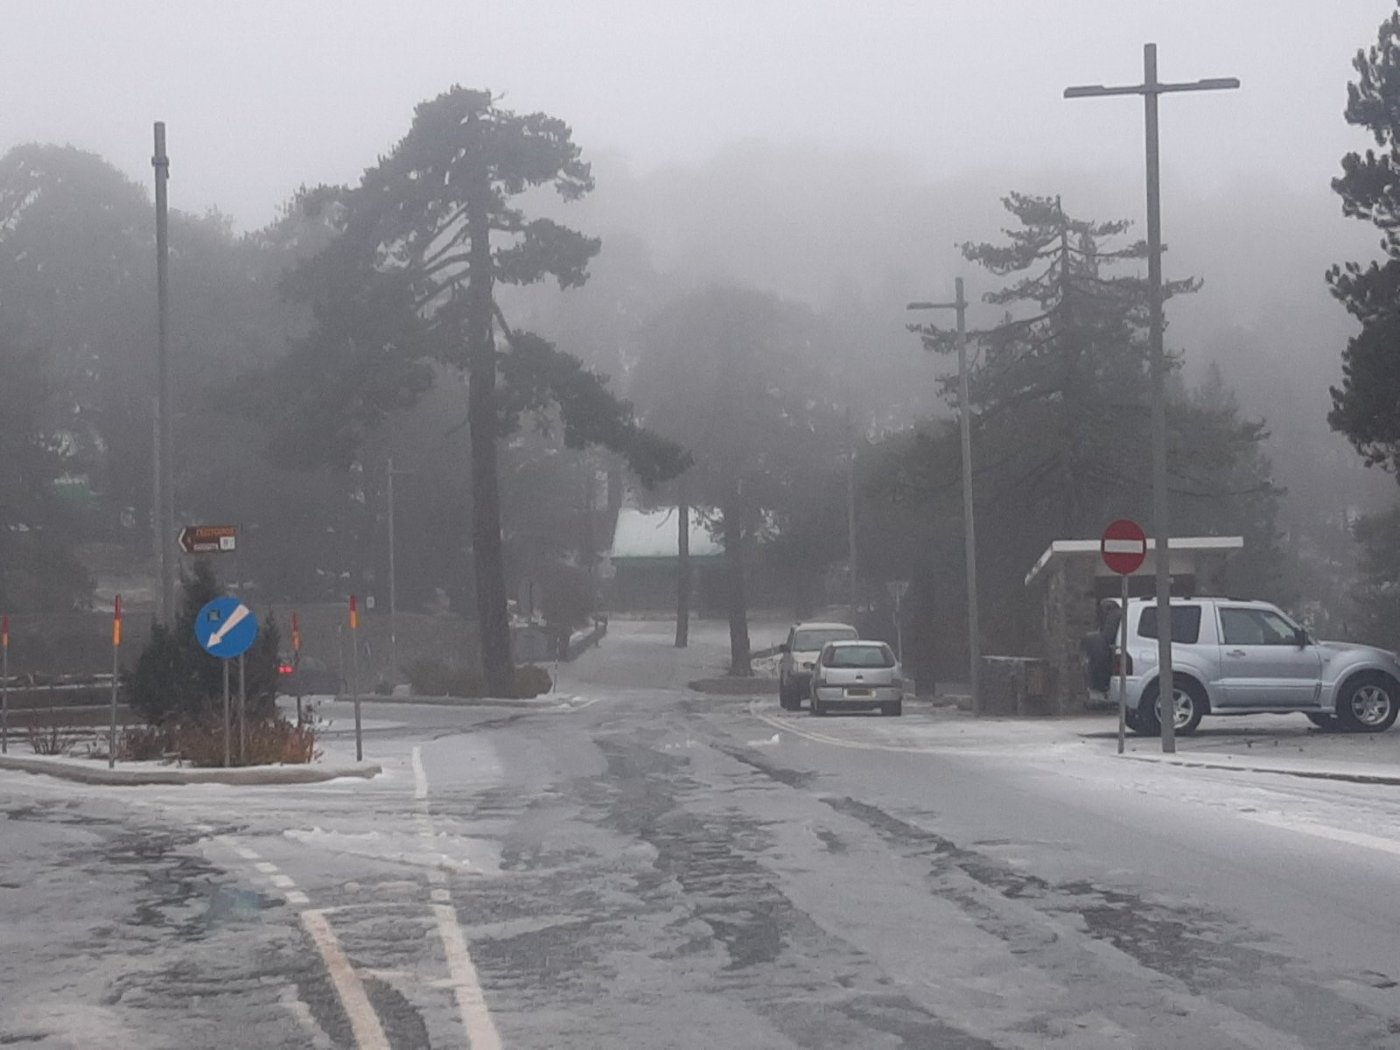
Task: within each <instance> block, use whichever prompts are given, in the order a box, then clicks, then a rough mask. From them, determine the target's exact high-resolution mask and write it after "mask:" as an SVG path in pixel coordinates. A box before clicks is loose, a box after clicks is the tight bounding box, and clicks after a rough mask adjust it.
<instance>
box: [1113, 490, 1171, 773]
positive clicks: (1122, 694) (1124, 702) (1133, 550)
mask: <svg viewBox="0 0 1400 1050" xmlns="http://www.w3.org/2000/svg"><path fill="white" fill-rule="evenodd" d="M1099 554H1100V555H1101V556H1102V558H1103V563H1104V564H1105V565H1107V566H1108V567H1109V569H1110V570H1112V571H1113V572H1116V573H1117V574H1118V575H1119V576H1120V577H1121V578H1122V581H1123V604H1122V605H1121V606H1120V607H1119V615H1118V632H1119V633H1118V638H1119V642H1118V753H1119V754H1120V755H1121V754H1122V753H1123V748H1124V739H1123V738H1124V736H1125V735H1126V733H1127V721H1128V577H1129V576H1131V575H1132V574H1133V573H1135V572H1137V571H1138V569H1140V568H1142V563H1143V562H1144V561H1146V560H1147V534H1146V533H1145V532H1143V531H1142V526H1141V525H1139V524H1138V523H1137V522H1135V521H1130V520H1129V519H1127V518H1119V519H1118V520H1117V521H1115V522H1112V523H1110V524H1109V526H1108V528H1106V529H1104V530H1103V538H1102V539H1100V540H1099ZM1105 640H1107V639H1105ZM1174 714H1175V709H1174V708H1173V715H1174Z"/></svg>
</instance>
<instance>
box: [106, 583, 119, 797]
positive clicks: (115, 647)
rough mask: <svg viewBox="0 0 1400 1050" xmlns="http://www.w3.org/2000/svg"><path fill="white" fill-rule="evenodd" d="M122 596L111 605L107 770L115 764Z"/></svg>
mask: <svg viewBox="0 0 1400 1050" xmlns="http://www.w3.org/2000/svg"><path fill="white" fill-rule="evenodd" d="M121 649H122V596H121V595H120V594H119V595H117V598H116V601H115V602H113V604H112V723H111V728H110V729H108V731H107V768H108V769H111V768H113V767H114V766H115V765H116V764H117V690H118V687H119V686H120V685H121Z"/></svg>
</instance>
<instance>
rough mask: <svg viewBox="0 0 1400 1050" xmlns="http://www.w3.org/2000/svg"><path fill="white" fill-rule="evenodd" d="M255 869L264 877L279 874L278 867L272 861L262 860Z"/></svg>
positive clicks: (255, 865)
mask: <svg viewBox="0 0 1400 1050" xmlns="http://www.w3.org/2000/svg"><path fill="white" fill-rule="evenodd" d="M253 867H255V868H257V869H258V870H259V871H260V872H262V873H263V874H264V875H275V874H277V865H276V864H273V863H272V861H270V860H260V861H258V862H257V863H256V864H254V865H253Z"/></svg>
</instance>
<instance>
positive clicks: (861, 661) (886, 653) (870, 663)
mask: <svg viewBox="0 0 1400 1050" xmlns="http://www.w3.org/2000/svg"><path fill="white" fill-rule="evenodd" d="M822 666H823V667H893V666H894V653H892V652H890V649H889V646H887V645H880V644H878V643H873V642H872V643H871V644H870V645H834V646H832V647H831V648H830V649H828V650H827V651H826V652H824V653H823V654H822Z"/></svg>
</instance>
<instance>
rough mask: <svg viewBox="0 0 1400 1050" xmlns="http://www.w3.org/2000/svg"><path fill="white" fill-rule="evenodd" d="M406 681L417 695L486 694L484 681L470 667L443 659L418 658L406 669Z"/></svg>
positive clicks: (465, 695)
mask: <svg viewBox="0 0 1400 1050" xmlns="http://www.w3.org/2000/svg"><path fill="white" fill-rule="evenodd" d="M408 682H409V685H410V686H411V687H412V689H413V691H414V693H416V694H417V695H419V696H460V697H473V696H485V695H486V682H485V680H484V679H483V678H482V677H481V675H480V673H478V672H477V671H476V670H474V669H473V668H470V667H461V666H459V665H457V664H449V663H447V662H446V661H445V660H437V659H432V658H429V659H424V660H419V661H417V662H416V663H414V664H413V666H411V667H410V668H409V669H408Z"/></svg>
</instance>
